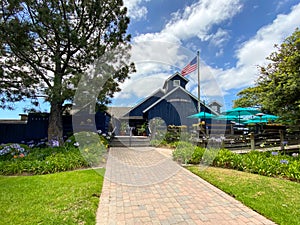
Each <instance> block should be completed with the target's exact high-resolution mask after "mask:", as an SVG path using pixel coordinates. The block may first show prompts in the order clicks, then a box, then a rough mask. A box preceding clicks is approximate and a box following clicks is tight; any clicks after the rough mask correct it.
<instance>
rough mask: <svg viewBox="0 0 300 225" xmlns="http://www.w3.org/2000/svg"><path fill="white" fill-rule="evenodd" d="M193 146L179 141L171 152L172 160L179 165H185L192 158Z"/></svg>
mask: <svg viewBox="0 0 300 225" xmlns="http://www.w3.org/2000/svg"><path fill="white" fill-rule="evenodd" d="M194 149H195V146H194V145H192V144H191V143H188V142H183V141H179V142H177V143H176V149H175V150H174V151H173V152H172V154H173V159H174V160H175V161H177V162H179V163H184V164H187V163H188V162H189V161H190V160H191V159H192V156H193V153H194Z"/></svg>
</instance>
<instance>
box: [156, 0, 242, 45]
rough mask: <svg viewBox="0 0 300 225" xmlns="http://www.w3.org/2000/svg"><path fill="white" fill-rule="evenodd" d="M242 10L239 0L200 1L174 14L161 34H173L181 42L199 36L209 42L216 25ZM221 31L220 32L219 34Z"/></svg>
mask: <svg viewBox="0 0 300 225" xmlns="http://www.w3.org/2000/svg"><path fill="white" fill-rule="evenodd" d="M241 9H242V5H241V4H240V2H239V0H219V1H211V0H203V1H199V2H197V3H195V4H193V5H191V6H187V7H186V8H185V9H184V11H183V13H179V12H176V13H175V14H173V18H172V20H171V21H170V22H169V23H167V25H166V27H165V28H164V29H163V30H162V32H161V33H168V34H172V35H174V36H175V37H177V38H178V39H180V40H186V39H189V38H192V37H195V36H197V37H198V38H200V39H201V40H202V41H207V40H208V39H209V38H210V35H211V33H210V32H211V29H212V27H213V26H214V25H220V24H221V23H222V22H224V21H227V20H229V19H231V18H232V17H233V16H235V15H236V14H237V13H239V12H240V11H241ZM220 31H221V30H218V32H219V34H220ZM218 32H217V33H218ZM219 34H218V35H219Z"/></svg>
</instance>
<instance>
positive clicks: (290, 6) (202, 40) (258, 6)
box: [0, 0, 300, 118]
mask: <svg viewBox="0 0 300 225" xmlns="http://www.w3.org/2000/svg"><path fill="white" fill-rule="evenodd" d="M124 3H125V5H126V6H127V8H128V14H129V16H130V17H131V24H130V26H129V29H128V33H130V34H132V46H133V47H132V52H131V54H132V60H133V61H134V62H135V63H136V68H137V72H136V73H135V74H132V75H131V78H130V79H129V80H127V81H126V82H125V83H124V84H122V85H121V88H122V91H121V92H120V93H117V94H116V96H115V98H114V99H113V103H112V105H117V106H132V105H134V104H136V103H137V102H138V101H140V100H141V99H143V98H144V97H145V96H147V95H149V94H151V93H152V92H153V91H155V90H156V89H157V88H161V87H162V86H163V83H164V80H165V79H167V78H168V76H170V75H172V74H173V73H174V72H176V71H180V70H181V69H182V68H183V67H184V66H185V65H186V64H187V63H189V61H190V60H192V59H193V57H194V56H195V55H196V52H197V51H199V52H200V62H201V63H200V75H201V83H200V84H201V96H202V97H201V99H202V100H205V101H206V102H209V101H212V100H217V101H219V102H220V103H221V104H222V105H223V110H226V109H229V108H231V107H232V100H234V99H236V93H237V92H238V91H240V90H242V89H243V88H246V87H249V86H251V85H253V84H254V82H255V80H256V78H257V76H258V75H259V70H258V69H257V65H265V64H266V63H268V62H267V61H266V60H265V58H266V57H267V56H268V55H269V54H270V53H271V52H273V51H275V48H274V44H280V43H281V42H282V41H283V40H284V39H285V38H286V37H287V36H289V35H291V34H292V33H293V31H294V30H295V29H296V28H297V27H300V20H299V15H300V2H299V0H298V1H295V0H282V1H274V0H243V1H242V0H215V1H212V0H186V1H182V0H172V1H171V0H168V1H167V0H124ZM187 78H188V79H189V80H190V82H189V85H188V89H189V91H191V92H192V93H193V94H194V95H197V73H196V72H194V73H191V74H190V75H188V76H187ZM22 106H23V104H22V105H16V110H15V111H9V112H7V111H3V110H0V118H18V114H19V113H22ZM47 109H48V107H47V105H43V106H41V108H40V110H42V111H45V110H47Z"/></svg>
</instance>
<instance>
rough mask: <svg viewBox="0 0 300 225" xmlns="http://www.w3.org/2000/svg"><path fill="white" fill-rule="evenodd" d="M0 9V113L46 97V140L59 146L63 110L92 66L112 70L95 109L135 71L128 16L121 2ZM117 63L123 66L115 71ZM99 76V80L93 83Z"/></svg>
mask: <svg viewBox="0 0 300 225" xmlns="http://www.w3.org/2000/svg"><path fill="white" fill-rule="evenodd" d="M0 4H1V6H0V7H1V8H0V45H1V49H0V65H1V67H0V75H1V77H0V85H1V86H0V101H1V103H2V104H1V107H2V108H9V109H11V108H12V104H11V103H13V102H17V101H23V100H25V99H31V100H32V103H33V104H38V98H39V97H41V96H42V97H44V98H45V100H46V101H48V102H49V103H50V117H49V127H48V138H49V139H53V138H56V139H59V141H61V140H62V111H63V104H64V103H65V102H66V100H67V101H73V99H74V94H75V92H76V91H77V89H78V87H77V86H78V83H79V81H80V80H81V79H82V76H83V74H85V72H86V71H87V70H88V68H90V66H91V65H92V64H93V63H95V61H96V62H97V63H98V64H99V63H101V64H102V67H103V65H106V67H109V68H110V70H106V71H109V73H110V75H109V76H107V77H106V78H105V85H102V87H99V90H100V91H98V92H97V96H96V97H97V100H96V102H98V103H99V102H101V103H107V102H108V101H109V97H112V96H113V94H114V93H115V92H116V91H119V90H120V88H119V83H120V82H123V81H124V80H125V79H126V78H127V77H128V74H129V73H130V72H132V71H133V70H134V65H133V64H132V63H129V62H128V60H127V61H126V59H128V56H129V55H128V50H129V48H130V35H128V34H127V33H126V31H127V27H128V24H129V18H128V17H127V15H126V14H127V10H126V8H125V7H124V6H123V2H122V0H87V1H85V0H2V1H1V3H0ZM112 52H113V54H110V56H109V57H108V56H106V57H103V56H104V55H105V54H107V53H112ZM99 59H102V61H101V60H100V61H101V62H99ZM104 59H105V60H104ZM116 62H119V65H120V64H121V66H119V67H118V68H116V66H115V64H116ZM103 68H104V67H103ZM97 76H98V78H99V79H100V77H101V76H103V74H101V73H97V74H94V76H93V78H95V77H97ZM87 78H89V76H85V79H87ZM101 79H102V80H103V77H102V78H101ZM85 82H86V83H88V81H85ZM93 97H94V96H93Z"/></svg>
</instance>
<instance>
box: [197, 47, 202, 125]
mask: <svg viewBox="0 0 300 225" xmlns="http://www.w3.org/2000/svg"><path fill="white" fill-rule="evenodd" d="M199 55H200V53H199V51H197V74H198V113H200V112H201V104H200V68H199V67H200V57H199ZM200 123H201V118H199V119H198V126H199V128H200Z"/></svg>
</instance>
